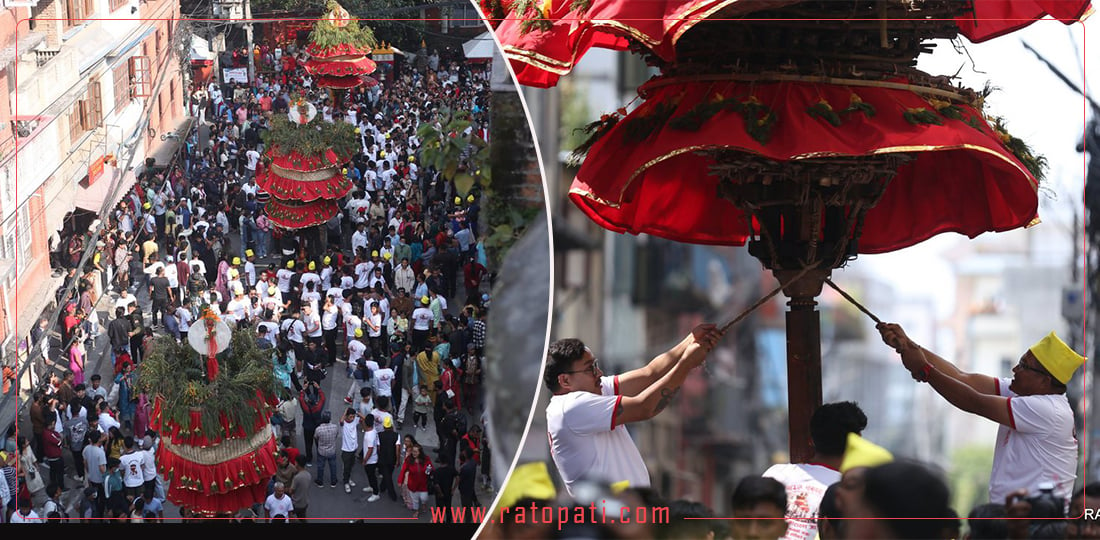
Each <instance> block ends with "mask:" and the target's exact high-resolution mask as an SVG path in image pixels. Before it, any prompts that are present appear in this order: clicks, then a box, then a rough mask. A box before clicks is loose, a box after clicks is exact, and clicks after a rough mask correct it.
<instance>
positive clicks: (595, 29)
mask: <svg viewBox="0 0 1100 540" xmlns="http://www.w3.org/2000/svg"><path fill="white" fill-rule="evenodd" d="M489 3H490V4H492V2H489ZM797 3H799V2H798V0H702V1H700V0H647V1H645V2H638V1H631V0H584V1H580V2H579V1H576V0H552V1H549V2H537V3H532V2H505V3H503V4H502V7H503V8H506V11H505V12H506V13H507V15H506V16H505V17H504V18H503V19H501V21H500V24H499V26H497V27H496V30H495V32H496V34H497V36H498V37H499V38H500V42H501V46H502V49H503V52H504V55H505V57H507V58H508V59H509V61H510V62H511V64H512V68H513V69H514V70H515V72H516V78H517V80H518V81H519V82H520V84H524V85H527V86H537V87H542V88H546V87H550V86H554V85H556V84H557V81H558V78H559V77H560V76H561V75H564V74H566V73H568V72H569V71H571V70H572V69H573V67H574V66H575V65H576V63H577V62H578V61H580V59H581V57H583V56H584V54H585V53H586V52H587V51H588V50H589V49H591V48H592V47H603V48H611V49H618V50H623V49H626V48H628V46H629V42H628V41H627V40H628V39H629V40H630V41H632V42H634V43H636V44H637V45H638V46H639V47H641V48H642V49H644V50H646V51H648V52H649V53H652V54H654V55H655V56H657V57H658V58H660V59H662V60H664V61H667V62H672V61H675V60H676V44H677V42H678V41H679V39H680V38H681V37H682V36H683V35H684V34H685V33H686V32H687V31H688V30H690V29H691V28H692V27H693V26H695V25H696V24H697V23H699V22H702V21H704V20H708V19H709V20H718V19H736V18H742V17H746V16H748V15H751V14H754V13H756V12H760V11H764V10H773V9H777V8H781V7H784V6H788V5H793V4H797ZM532 4H537V8H536V7H532ZM1088 8H1089V1H1088V0H974V2H973V12H972V13H971V14H968V15H965V16H960V17H958V18H956V21H957V24H958V27H959V31H960V33H962V34H963V35H964V36H966V37H967V38H969V39H970V40H971V41H975V42H979V41H984V40H987V39H991V38H993V37H996V36H999V35H1003V34H1005V33H1008V32H1012V31H1014V30H1017V29H1020V28H1023V27H1025V26H1027V25H1029V24H1031V23H1032V22H1034V21H1035V20H1038V19H1040V18H1043V17H1044V16H1047V15H1050V16H1053V17H1055V18H1057V19H1058V20H1061V21H1062V22H1065V23H1067V24H1068V23H1071V22H1073V21H1076V20H1079V19H1080V18H1081V16H1082V15H1083V14H1084V13H1085V12H1086V11H1087V10H1088ZM483 9H484V6H483ZM521 10H522V11H521Z"/></svg>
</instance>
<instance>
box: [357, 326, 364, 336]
mask: <svg viewBox="0 0 1100 540" xmlns="http://www.w3.org/2000/svg"><path fill="white" fill-rule="evenodd" d="M355 337H363V329H362V328H356V329H355Z"/></svg>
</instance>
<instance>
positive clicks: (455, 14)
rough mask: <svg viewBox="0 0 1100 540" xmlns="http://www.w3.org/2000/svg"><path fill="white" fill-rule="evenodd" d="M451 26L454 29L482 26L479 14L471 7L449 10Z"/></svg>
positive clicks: (456, 7)
mask: <svg viewBox="0 0 1100 540" xmlns="http://www.w3.org/2000/svg"><path fill="white" fill-rule="evenodd" d="M451 24H452V26H455V27H470V26H484V25H485V23H483V22H481V14H479V13H478V11H477V9H476V8H474V6H471V5H464V6H454V7H452V8H451Z"/></svg>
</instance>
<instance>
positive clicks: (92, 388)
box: [0, 44, 493, 522]
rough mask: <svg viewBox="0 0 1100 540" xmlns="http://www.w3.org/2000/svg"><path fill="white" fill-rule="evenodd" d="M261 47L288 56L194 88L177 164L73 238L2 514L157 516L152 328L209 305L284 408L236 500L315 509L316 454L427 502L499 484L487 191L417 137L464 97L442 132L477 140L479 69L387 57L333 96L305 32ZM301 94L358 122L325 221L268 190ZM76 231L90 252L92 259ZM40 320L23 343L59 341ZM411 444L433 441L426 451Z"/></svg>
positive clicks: (481, 126)
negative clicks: (276, 201) (281, 217)
mask: <svg viewBox="0 0 1100 540" xmlns="http://www.w3.org/2000/svg"><path fill="white" fill-rule="evenodd" d="M264 50H270V51H276V50H277V51H278V54H277V55H275V56H276V57H275V58H273V59H274V61H273V62H270V64H268V63H261V64H260V65H261V68H263V67H264V66H267V67H270V69H269V70H264V69H261V71H260V73H259V75H258V76H257V77H256V80H255V81H253V82H252V83H251V84H242V83H236V84H216V83H214V82H211V83H210V84H209V85H204V86H199V87H196V88H195V91H194V92H193V93H192V96H191V97H192V103H193V105H192V113H193V115H194V116H196V117H197V120H198V121H197V122H195V127H194V128H193V130H192V132H191V133H190V134H189V136H188V137H187V139H186V142H185V145H184V146H183V148H182V149H181V152H180V154H179V157H178V159H176V160H175V161H174V162H173V164H172V165H171V166H170V167H168V168H167V169H159V168H157V167H155V164H154V163H153V162H152V161H151V160H147V162H146V167H145V168H144V170H143V171H142V172H141V174H140V175H139V177H138V181H137V183H136V184H135V186H134V187H133V189H132V190H131V191H130V192H128V193H127V194H126V195H125V196H124V197H123V198H122V201H121V202H120V203H119V204H118V205H117V206H116V207H114V208H112V209H110V211H109V213H108V214H107V216H106V217H105V219H103V220H102V221H100V220H97V221H96V222H94V223H93V224H92V226H91V227H90V230H89V231H88V232H87V233H86V234H76V235H74V236H73V238H72V239H70V240H69V241H68V242H67V243H66V244H65V245H66V247H67V250H66V252H65V253H63V254H62V256H61V257H59V258H58V259H59V260H60V262H61V263H62V264H64V265H65V267H66V269H67V272H68V274H67V280H66V285H65V287H62V289H61V291H65V290H71V291H72V293H71V294H68V295H64V294H60V292H59V296H58V298H57V302H58V306H60V315H59V320H58V327H59V334H60V343H61V346H60V348H57V347H54V348H52V354H51V347H48V346H47V347H43V354H42V358H40V359H38V362H39V366H38V367H39V369H38V370H35V371H36V375H40V376H42V380H43V383H42V384H41V385H39V387H38V388H36V390H35V393H34V399H33V403H32V404H31V406H30V407H29V410H28V413H29V420H30V423H31V424H32V426H33V433H32V436H31V437H28V438H24V437H22V436H20V437H19V438H18V440H14V438H13V437H9V438H11V439H13V440H12V441H11V444H10V445H9V447H8V448H5V452H3V456H2V457H3V459H4V460H5V463H6V464H8V465H10V464H11V463H14V462H15V461H19V462H20V463H22V466H21V467H19V468H18V471H19V474H18V475H15V474H10V475H9V469H8V468H7V467H6V468H5V469H4V474H5V478H6V479H7V480H8V482H0V484H3V485H2V486H0V487H2V488H6V489H2V490H0V497H2V500H3V503H4V505H5V507H6V509H7V512H5V514H6V515H0V517H4V518H9V517H10V521H12V522H19V521H23V522H27V521H35V520H42V519H46V518H61V519H65V518H68V519H74V520H75V519H100V518H112V519H125V520H132V521H141V520H145V521H155V520H159V519H162V518H163V505H164V503H165V491H166V490H165V485H164V480H163V476H161V475H158V474H157V467H156V462H155V455H156V449H157V445H158V444H159V442H160V441H159V439H158V437H157V434H156V433H155V432H154V431H152V430H150V429H149V420H150V415H151V414H152V410H151V400H150V397H149V396H148V395H147V394H146V392H145V389H144V388H143V387H142V386H141V384H140V378H141V366H142V361H143V359H144V358H146V357H147V356H148V355H149V354H151V353H152V352H153V349H154V347H155V346H156V345H155V343H156V341H157V339H158V338H159V337H160V336H164V335H167V336H171V337H173V338H175V339H176V340H178V341H179V342H181V343H185V342H186V340H187V335H188V332H189V329H190V328H191V326H192V325H193V324H195V323H196V321H199V320H200V319H201V317H202V316H203V314H204V312H205V311H206V310H210V311H211V312H213V313H214V314H216V315H217V316H218V317H219V318H221V319H222V320H224V321H226V322H227V323H229V324H230V325H231V326H232V327H233V328H234V329H236V330H246V331H248V332H250V333H254V335H255V339H256V342H257V344H258V346H259V347H260V348H263V349H269V350H270V354H271V360H272V370H273V376H274V378H275V380H276V384H277V386H278V387H279V388H280V390H281V396H280V400H279V404H278V406H277V407H276V410H275V412H274V414H273V416H272V426H273V429H274V431H275V433H276V435H277V439H278V440H279V442H280V446H279V448H280V449H279V457H278V460H277V461H278V467H279V468H278V472H277V473H276V475H275V477H273V478H272V479H271V482H270V485H269V489H268V492H269V494H270V496H269V497H268V499H267V500H266V501H258V502H257V505H256V506H255V507H254V508H251V509H242V513H241V514H240V516H241V517H242V519H259V516H260V514H261V512H263V513H264V516H265V517H264V519H272V520H287V519H296V520H305V518H306V517H307V508H308V500H309V497H308V493H309V490H310V488H311V487H312V488H319V487H324V485H325V482H324V480H325V478H324V477H325V469H328V470H329V477H328V480H329V485H331V486H333V487H339V486H340V485H341V484H342V489H343V491H345V492H346V493H351V492H352V488H354V487H356V480H355V478H360V479H361V480H360V481H361V482H363V484H364V485H365V487H364V490H363V491H368V492H369V493H370V497H369V498H368V499H367V500H368V502H374V501H377V500H379V498H380V497H381V496H382V495H384V494H385V495H388V496H389V497H390V498H391V499H392V500H397V499H398V498H402V499H404V502H405V505H406V507H407V508H408V509H409V510H410V511H411V512H413V515H416V516H419V515H420V513H421V512H422V511H423V508H424V507H425V506H426V505H428V504H429V502H428V495H429V494H431V495H433V496H434V500H433V502H434V503H435V504H439V505H446V506H450V504H451V500H452V488H453V486H459V488H458V490H459V491H460V492H461V501H462V502H463V504H476V503H477V497H476V493H475V490H474V488H475V486H477V487H480V488H482V489H484V488H486V486H489V485H490V483H489V468H488V467H489V463H490V460H489V459H488V453H489V451H490V447H489V441H488V440H487V439H486V437H485V436H484V430H483V429H482V427H481V425H482V423H483V420H482V409H483V406H482V400H481V395H482V389H481V382H482V371H483V369H484V358H485V357H484V355H485V346H486V335H487V328H486V321H487V315H488V310H489V304H490V295H489V292H490V279H491V278H492V277H493V276H492V274H491V272H490V271H489V270H488V269H487V267H486V266H487V264H488V263H487V261H486V254H485V250H484V247H483V244H482V242H481V234H480V231H479V228H478V224H479V219H480V217H479V214H480V208H481V204H482V203H483V200H484V197H485V195H484V194H483V193H482V192H481V191H480V189H479V188H478V186H475V187H474V189H473V190H472V191H471V192H469V193H468V194H459V193H458V192H457V190H456V188H455V186H454V185H453V183H452V182H449V181H447V180H445V179H444V178H443V176H442V174H441V171H437V170H435V169H434V168H432V167H422V166H420V164H419V160H418V158H419V157H420V151H421V149H422V147H423V145H424V144H425V143H432V142H434V141H421V140H419V138H418V137H417V128H418V127H419V126H420V125H421V124H424V123H434V124H435V125H436V128H437V129H439V130H443V128H444V126H443V122H445V121H446V119H444V118H442V117H441V116H440V112H441V111H442V110H444V109H449V110H455V111H470V112H471V116H470V126H469V127H468V128H466V129H465V131H464V132H462V133H446V132H445V131H443V135H444V136H465V135H471V134H472V135H476V136H480V137H482V138H487V128H486V126H487V109H488V105H489V95H490V94H489V92H490V91H489V84H488V76H489V73H488V66H486V65H474V64H470V63H467V62H464V61H463V60H462V59H461V56H460V55H458V56H456V55H454V54H451V55H450V57H448V55H447V53H445V54H444V57H443V59H442V60H439V59H438V57H434V58H437V59H436V60H435V61H434V62H432V65H430V66H427V65H424V64H423V63H421V66H420V69H416V66H413V65H407V66H403V67H402V68H398V69H394V68H393V66H388V65H384V66H383V68H382V69H384V70H385V71H386V77H384V79H385V81H386V82H385V84H382V85H378V86H373V87H358V88H355V89H352V90H350V91H348V92H347V93H346V94H345V95H343V96H336V95H334V94H332V93H330V92H328V91H327V90H326V89H322V88H317V87H316V85H315V84H314V81H313V80H312V78H311V77H310V76H309V74H308V73H306V71H305V70H304V69H303V68H302V67H301V66H302V64H303V62H304V61H305V60H306V59H307V58H308V55H307V53H306V52H305V51H304V49H303V48H301V47H298V46H296V45H295V44H281V45H280V46H279V47H271V48H270V49H269V48H268V46H267V45H264ZM265 58H266V56H265ZM297 97H302V98H305V99H307V100H309V101H310V102H312V103H314V104H315V106H316V108H317V110H318V111H319V113H320V115H321V116H322V121H324V122H348V123H350V124H352V125H354V126H355V128H356V129H355V133H356V134H357V137H358V138H359V141H358V142H359V151H358V152H357V153H356V154H355V156H354V157H353V159H352V160H351V162H350V163H348V164H347V165H346V167H345V168H344V170H343V173H344V174H345V175H346V176H347V178H348V179H349V180H350V181H351V182H352V183H353V184H354V188H353V190H352V192H351V193H349V194H348V195H347V196H346V197H345V198H344V199H343V200H341V201H340V212H339V213H337V214H336V215H335V216H333V217H332V218H331V219H330V220H329V221H328V222H327V223H325V224H324V225H322V226H321V227H323V229H324V231H325V233H324V234H309V231H306V230H287V229H283V228H280V227H277V226H275V225H274V224H273V223H272V221H271V220H270V219H269V218H268V216H267V215H266V213H265V202H266V201H267V200H268V198H269V195H268V194H267V193H265V192H264V191H263V190H262V189H261V188H260V187H259V186H258V184H257V174H262V173H263V170H264V165H263V156H264V152H265V144H264V141H265V131H267V130H269V127H270V123H271V118H272V117H273V115H278V114H285V113H286V112H287V111H288V104H289V103H290V102H291V101H292V100H293V99H296V98H297ZM461 159H469V154H466V155H464V156H463V157H462V158H461ZM314 230H316V229H314ZM316 238H320V239H321V242H323V243H324V245H316V242H317V241H316ZM86 245H94V248H91V254H90V256H88V257H86V258H85V259H84V260H85V264H83V265H81V264H80V262H81V260H82V254H83V253H84V246H86ZM70 285H72V287H69V286H70ZM104 315H106V316H104ZM49 327H50V321H49V320H48V319H46V318H43V319H42V320H40V321H39V324H38V325H37V326H36V328H35V329H34V330H33V331H32V332H31V336H30V344H31V345H32V347H33V346H34V345H37V344H39V343H40V342H41V341H42V340H49V339H50V335H49V333H48V330H49ZM104 335H105V338H106V347H102V345H103V340H102V339H101V336H104ZM103 349H105V351H104V352H103V354H104V355H105V356H104V360H107V359H108V358H109V361H110V366H112V367H113V371H112V372H113V377H112V379H113V380H111V381H107V383H106V384H104V381H103V380H102V377H101V376H100V375H99V374H97V373H95V366H96V365H97V364H98V362H99V357H98V355H99V354H100V352H99V351H100V350H103ZM337 364H340V365H341V366H342V369H336V365H337ZM108 369H111V368H108ZM326 378H331V379H330V381H329V382H328V383H326V384H327V386H328V387H329V388H336V387H337V386H339V391H336V390H330V392H329V393H330V394H337V397H336V398H335V399H332V398H331V397H330V396H326V394H325V392H324V390H323V388H324V387H323V386H322V381H324V380H325V379H326ZM36 384H38V382H37V381H36ZM344 384H347V393H346V395H339V394H342V393H343V389H344ZM340 398H343V401H344V403H343V404H339V403H337V402H338V401H339V400H340ZM345 407H346V414H342V415H340V416H339V418H338V420H337V421H336V422H333V421H332V416H333V413H332V411H334V410H340V409H342V408H345ZM410 419H411V421H410ZM429 419H430V420H431V422H429ZM406 426H408V428H407V429H406ZM431 428H434V433H431V434H430V435H432V436H427V435H429V434H428V432H427V430H429V429H431ZM299 430H300V435H301V437H299ZM402 430H404V431H405V433H404V435H403V437H401V431H402ZM10 433H12V434H13V433H14V426H13V428H12V430H10ZM418 438H420V439H435V440H438V443H437V444H436V446H437V447H438V448H437V452H436V454H435V457H434V458H433V457H432V456H431V453H430V452H429V448H426V447H424V446H422V445H421V443H418V442H417V439H418ZM399 439H400V440H399ZM360 443H361V444H360ZM337 447H339V451H337ZM337 456H339V459H337ZM337 461H339V462H340V465H339V468H340V475H341V476H342V481H341V482H340V483H338V482H337V480H336V477H337V468H338V467H337ZM67 463H71V464H72V469H70V468H69V466H68V465H67ZM359 465H361V466H362V469H363V471H364V472H363V475H362V476H360V475H359V473H357V472H356V469H357V468H359V467H358V466H359ZM40 467H43V468H40ZM135 468H136V469H135ZM45 469H48V473H47V475H46V478H42V477H41V476H40V473H41V472H42V471H43V470H45ZM134 470H137V471H138V472H137V473H136V474H131V472H132V471H134ZM12 471H14V469H12ZM471 475H472V476H471ZM460 476H461V478H462V479H463V481H462V482H461V483H459V482H451V480H454V479H457V478H459V477H460ZM305 479H308V480H309V481H308V482H306V481H304V480H305ZM138 480H140V482H138ZM70 492H71V493H70ZM77 492H79V493H80V494H82V496H81V497H77V496H76V495H75V493H77ZM62 494H64V495H65V496H66V497H67V500H68V501H69V503H68V504H61V503H60V502H59V499H58V497H59V496H61V495H62ZM287 501H289V502H287ZM261 507H262V510H261ZM55 514H56V515H55ZM180 514H181V516H184V518H185V519H188V520H189V519H198V518H199V517H200V516H197V515H196V514H195V512H194V511H193V510H192V509H186V508H181V509H180Z"/></svg>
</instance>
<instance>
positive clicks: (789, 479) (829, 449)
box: [762, 401, 867, 540]
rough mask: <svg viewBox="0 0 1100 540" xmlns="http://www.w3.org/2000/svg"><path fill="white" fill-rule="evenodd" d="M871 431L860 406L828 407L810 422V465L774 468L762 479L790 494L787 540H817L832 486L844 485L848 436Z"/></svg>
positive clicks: (841, 403)
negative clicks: (823, 504) (824, 499)
mask: <svg viewBox="0 0 1100 540" xmlns="http://www.w3.org/2000/svg"><path fill="white" fill-rule="evenodd" d="M866 428H867V415H865V414H864V413H863V410H861V409H860V408H859V405H857V404H855V403H853V402H851V401H844V402H839V403H826V404H824V405H822V406H821V407H818V409H817V410H816V411H814V415H813V417H812V418H810V438H811V439H812V440H813V443H814V458H813V460H812V461H811V462H810V463H781V464H778V465H772V466H771V468H769V469H768V470H767V471H764V474H763V475H762V476H764V477H766V478H774V479H776V480H778V481H780V482H781V483H782V484H783V485H784V486H785V487H786V491H787V506H786V508H787V534H786V535H785V536H784V538H786V540H814V538H816V536H817V511H818V508H819V507H820V506H821V498H822V496H824V495H825V490H826V489H828V488H829V486H831V485H833V484H835V483H837V482H839V481H840V464H841V462H842V461H844V450H845V448H846V447H847V441H848V434H849V433H855V434H856V435H860V434H862V433H863V430H864V429H866Z"/></svg>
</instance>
